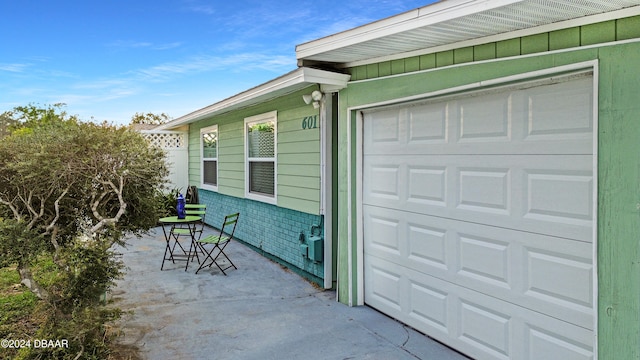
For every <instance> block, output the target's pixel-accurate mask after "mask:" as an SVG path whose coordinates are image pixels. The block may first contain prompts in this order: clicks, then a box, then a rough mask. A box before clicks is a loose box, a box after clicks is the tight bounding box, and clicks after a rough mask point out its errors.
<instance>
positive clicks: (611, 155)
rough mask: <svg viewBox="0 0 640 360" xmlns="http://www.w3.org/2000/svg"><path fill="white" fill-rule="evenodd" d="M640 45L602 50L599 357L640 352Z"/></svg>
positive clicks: (636, 355)
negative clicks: (639, 88) (639, 97)
mask: <svg viewBox="0 0 640 360" xmlns="http://www.w3.org/2000/svg"><path fill="white" fill-rule="evenodd" d="M637 64H640V45H638V43H634V44H628V45H623V46H616V47H608V48H603V49H601V50H600V71H601V73H600V79H601V81H600V91H599V106H600V108H599V117H600V118H599V121H598V127H599V128H598V134H599V144H598V162H599V171H598V176H599V178H598V202H599V204H598V205H599V206H598V272H599V273H598V275H599V276H598V287H599V288H598V293H599V297H598V313H599V316H598V321H599V324H598V325H599V326H598V329H599V334H598V336H599V339H600V341H599V342H598V345H599V355H600V357H599V359H638V358H640V344H639V343H640V242H639V239H640V208H639V206H638V204H639V203H640V201H639V200H640V151H639V149H640V146H639V143H640V122H639V121H638V119H640V102H639V101H638V94H639V92H638V86H639V85H638V79H640V69H639V68H638V66H637Z"/></svg>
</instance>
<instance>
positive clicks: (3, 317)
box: [0, 267, 39, 359]
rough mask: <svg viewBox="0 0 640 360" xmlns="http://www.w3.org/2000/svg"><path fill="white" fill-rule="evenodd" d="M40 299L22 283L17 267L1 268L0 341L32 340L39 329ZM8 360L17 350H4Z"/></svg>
mask: <svg viewBox="0 0 640 360" xmlns="http://www.w3.org/2000/svg"><path fill="white" fill-rule="evenodd" d="M38 302H39V299H38V298H37V297H36V296H35V295H34V294H33V293H32V292H31V291H29V289H27V288H26V287H25V286H23V285H22V284H21V283H20V275H19V274H18V271H17V270H16V268H15V267H6V268H0V339H30V338H32V337H33V335H34V334H35V332H36V330H37V328H38V321H37V317H36V316H34V314H36V313H37V311H36V307H37V305H38ZM2 350H3V351H2V352H3V356H6V358H7V359H10V358H13V357H14V356H16V355H17V349H2Z"/></svg>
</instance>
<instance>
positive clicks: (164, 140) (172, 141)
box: [143, 132, 187, 149]
mask: <svg viewBox="0 0 640 360" xmlns="http://www.w3.org/2000/svg"><path fill="white" fill-rule="evenodd" d="M143 136H144V137H145V138H146V139H147V141H149V144H150V145H151V146H157V147H159V148H162V149H182V148H186V146H187V145H186V134H185V133H177V132H148V133H143Z"/></svg>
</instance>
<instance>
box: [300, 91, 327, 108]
mask: <svg viewBox="0 0 640 360" xmlns="http://www.w3.org/2000/svg"><path fill="white" fill-rule="evenodd" d="M323 97H324V94H323V93H321V92H320V91H318V90H314V91H313V92H312V93H311V94H309V95H302V100H304V103H305V104H307V105H309V104H311V103H313V108H314V109H317V108H319V107H320V101H321V100H322V98H323Z"/></svg>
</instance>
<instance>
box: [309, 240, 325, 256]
mask: <svg viewBox="0 0 640 360" xmlns="http://www.w3.org/2000/svg"><path fill="white" fill-rule="evenodd" d="M323 243H324V239H323V238H322V236H316V235H313V236H309V239H308V240H307V244H308V245H309V248H308V249H307V251H308V256H309V260H311V261H313V262H321V261H322V255H323V253H324V251H323Z"/></svg>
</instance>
